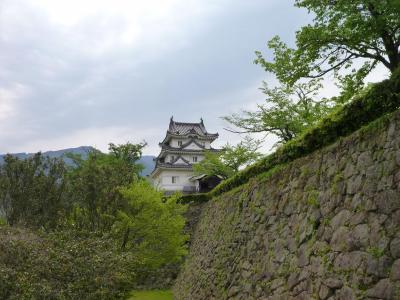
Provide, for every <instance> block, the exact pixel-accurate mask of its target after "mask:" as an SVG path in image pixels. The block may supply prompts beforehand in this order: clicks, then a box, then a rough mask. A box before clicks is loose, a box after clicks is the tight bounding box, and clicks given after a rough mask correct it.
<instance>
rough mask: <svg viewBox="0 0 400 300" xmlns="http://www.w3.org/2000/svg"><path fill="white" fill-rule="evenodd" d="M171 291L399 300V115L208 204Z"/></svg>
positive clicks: (184, 295) (184, 297) (208, 297)
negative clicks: (188, 253)
mask: <svg viewBox="0 0 400 300" xmlns="http://www.w3.org/2000/svg"><path fill="white" fill-rule="evenodd" d="M174 292H175V296H176V298H177V299H179V300H190V299H204V300H212V299H215V300H222V299H245V300H251V299H285V300H286V299H329V300H333V299H400V112H396V113H395V114H393V115H392V116H391V117H390V118H383V119H381V120H379V121H377V122H374V123H373V124H371V125H370V126H369V127H368V128H364V129H362V130H360V131H358V132H356V133H355V134H353V135H351V136H350V137H348V138H345V139H343V140H341V141H338V142H337V143H335V144H334V145H331V146H330V147H328V148H325V149H322V150H321V151H318V152H316V153H314V154H312V155H310V156H308V157H306V158H303V159H299V160H297V161H294V162H293V163H291V164H289V165H287V166H284V167H281V168H279V169H277V170H275V172H273V174H265V175H264V176H261V177H259V178H257V179H253V180H251V182H249V183H248V184H246V185H244V186H242V187H239V188H237V189H235V190H233V191H231V192H229V193H226V194H224V195H222V196H219V197H217V198H214V199H212V200H211V201H210V202H208V203H207V204H206V205H205V207H204V209H203V212H202V216H201V219H200V221H199V223H198V225H197V228H196V232H195V234H194V237H193V239H192V244H191V249H190V255H189V257H188V259H187V260H186V263H185V265H184V266H183V268H182V271H181V273H180V275H179V277H178V279H177V282H176V285H175V289H174Z"/></svg>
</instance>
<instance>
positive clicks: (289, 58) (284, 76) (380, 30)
mask: <svg viewBox="0 0 400 300" xmlns="http://www.w3.org/2000/svg"><path fill="white" fill-rule="evenodd" d="M296 6H298V7H302V8H306V9H307V10H308V11H309V12H310V13H312V14H313V15H314V20H313V23H312V24H309V25H306V26H304V27H302V28H301V29H300V30H299V31H297V33H296V47H295V48H290V47H289V46H287V45H286V44H285V43H284V42H283V41H282V40H281V39H280V38H279V37H278V36H275V37H274V38H273V39H271V40H270V41H269V42H268V47H269V48H270V49H271V50H272V51H273V56H274V57H273V60H272V61H269V60H267V59H265V58H264V57H263V55H262V54H261V52H256V55H257V59H256V61H255V62H256V63H258V64H260V65H262V66H263V67H264V68H265V70H267V71H269V72H272V73H274V74H275V75H276V77H277V78H278V79H279V80H280V81H281V82H284V83H288V84H294V83H295V82H296V81H298V80H299V79H300V78H318V77H321V76H323V75H325V74H327V73H329V72H334V74H335V75H336V77H337V78H338V79H339V81H340V82H341V85H342V88H344V89H349V88H352V89H355V88H358V87H360V86H361V85H362V82H363V79H364V78H365V76H366V75H367V74H368V73H369V72H370V71H371V70H372V69H373V68H374V67H375V66H376V65H377V64H382V65H383V66H385V67H386V68H387V69H388V70H389V71H390V72H393V71H394V70H395V69H396V68H398V67H399V65H400V4H399V1H398V0H334V1H332V0H296ZM340 70H347V71H346V72H347V73H346V72H345V73H342V74H340V73H339V71H340Z"/></svg>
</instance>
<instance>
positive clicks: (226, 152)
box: [193, 136, 262, 178]
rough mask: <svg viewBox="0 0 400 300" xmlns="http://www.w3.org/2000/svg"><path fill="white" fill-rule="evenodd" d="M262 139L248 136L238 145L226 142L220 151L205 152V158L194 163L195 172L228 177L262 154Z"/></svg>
mask: <svg viewBox="0 0 400 300" xmlns="http://www.w3.org/2000/svg"><path fill="white" fill-rule="evenodd" d="M260 146H261V141H258V140H254V139H252V138H250V137H249V136H246V137H245V138H244V139H243V141H241V142H240V143H238V144H237V145H236V146H231V145H229V144H226V145H225V146H224V147H223V148H222V149H221V151H220V152H211V151H206V152H205V158H204V159H203V160H202V161H200V162H199V163H197V164H194V165H193V170H194V172H195V174H198V175H201V174H206V175H218V176H222V177H223V178H228V177H231V176H233V175H234V174H236V173H237V172H238V171H239V170H240V169H241V168H243V167H245V166H247V165H249V164H251V163H253V162H255V161H256V160H257V159H259V158H260V157H261V156H262V155H261V154H260V153H259V152H257V151H258V149H259V148H260Z"/></svg>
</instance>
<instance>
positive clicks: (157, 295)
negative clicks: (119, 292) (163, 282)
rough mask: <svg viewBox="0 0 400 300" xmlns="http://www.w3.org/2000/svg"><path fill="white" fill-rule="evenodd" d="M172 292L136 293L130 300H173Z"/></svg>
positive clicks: (133, 293)
mask: <svg viewBox="0 0 400 300" xmlns="http://www.w3.org/2000/svg"><path fill="white" fill-rule="evenodd" d="M173 299H174V298H173V296H172V292H171V291H170V290H167V291H158V290H157V291H136V292H132V294H131V297H130V298H129V300H173Z"/></svg>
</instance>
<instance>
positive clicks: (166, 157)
mask: <svg viewBox="0 0 400 300" xmlns="http://www.w3.org/2000/svg"><path fill="white" fill-rule="evenodd" d="M217 138H218V133H208V132H207V130H206V128H205V126H204V122H203V119H201V120H200V123H185V122H175V121H174V119H173V117H171V120H170V122H169V127H168V130H167V134H166V136H165V138H164V140H163V141H162V142H161V143H160V144H159V145H160V147H161V152H160V154H159V155H158V156H157V158H156V159H155V160H156V165H155V169H154V171H153V172H152V173H151V175H150V177H151V178H152V180H153V184H154V186H156V187H158V188H160V189H162V190H164V191H165V192H166V193H171V192H175V191H182V192H184V193H192V192H197V191H199V190H200V188H201V186H200V185H201V179H202V178H203V177H204V176H194V173H193V164H195V163H197V162H200V161H201V160H202V159H203V158H204V151H206V150H207V151H219V150H218V149H214V148H212V147H211V143H212V142H213V141H215V140H216V139H217Z"/></svg>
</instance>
